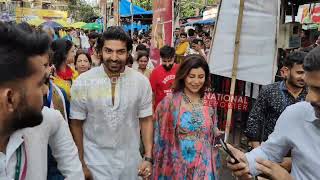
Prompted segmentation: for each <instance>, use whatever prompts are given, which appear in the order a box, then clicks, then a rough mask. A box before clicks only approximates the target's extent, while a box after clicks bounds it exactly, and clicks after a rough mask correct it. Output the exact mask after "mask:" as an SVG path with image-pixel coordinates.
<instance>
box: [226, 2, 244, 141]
mask: <svg viewBox="0 0 320 180" xmlns="http://www.w3.org/2000/svg"><path fill="white" fill-rule="evenodd" d="M244 1H245V0H240V7H239V16H238V22H237V31H236V40H235V48H234V57H233V66H232V76H231V88H230V99H232V97H233V96H234V91H235V86H236V80H237V73H238V62H239V50H240V39H241V30H242V23H243V11H244ZM231 117H232V107H231V106H228V112H227V123H226V129H225V138H224V141H225V142H228V138H229V134H230V124H231Z"/></svg>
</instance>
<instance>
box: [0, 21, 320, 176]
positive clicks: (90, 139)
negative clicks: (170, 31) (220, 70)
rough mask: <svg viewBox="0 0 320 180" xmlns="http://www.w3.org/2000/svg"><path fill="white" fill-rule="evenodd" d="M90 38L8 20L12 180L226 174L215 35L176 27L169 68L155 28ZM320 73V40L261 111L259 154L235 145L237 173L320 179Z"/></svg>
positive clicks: (253, 141) (4, 140)
mask: <svg viewBox="0 0 320 180" xmlns="http://www.w3.org/2000/svg"><path fill="white" fill-rule="evenodd" d="M70 32H72V31H70ZM76 32H77V30H76ZM79 33H80V43H79V44H77V43H75V42H74V38H73V37H72V35H71V34H72V33H71V34H69V35H70V36H68V35H66V37H58V38H57V37H56V36H55V33H54V32H53V31H52V29H50V28H43V29H40V30H36V29H34V28H32V27H30V26H29V25H27V24H24V23H22V24H5V23H0V72H1V77H0V106H1V108H0V113H1V116H0V179H1V178H7V179H15V180H35V179H48V180H62V179H70V180H81V179H85V180H108V179H110V180H114V179H121V180H131V179H132V180H135V179H208V180H214V179H219V172H220V171H219V170H220V169H221V164H220V156H219V151H218V148H219V146H217V145H216V144H217V141H218V140H219V138H220V137H221V134H223V132H222V131H220V130H219V128H218V126H217V123H218V122H217V110H216V108H217V107H214V106H210V105H208V104H206V103H205V97H206V93H208V92H207V89H212V87H211V80H210V72H209V65H208V62H207V59H208V58H207V56H208V54H209V51H210V44H211V40H212V38H211V37H210V34H209V32H202V31H196V30H194V29H189V30H187V32H186V30H185V29H184V27H181V28H178V29H176V30H175V32H174V47H171V46H168V45H164V46H163V47H161V49H160V57H161V61H160V62H161V63H160V64H159V65H157V66H155V65H154V64H153V63H152V62H151V60H150V57H149V51H150V40H151V34H150V32H144V33H142V34H136V33H133V37H130V36H129V34H128V33H126V32H125V31H124V30H123V29H122V28H121V27H117V26H113V27H109V28H108V29H107V30H106V31H105V32H103V33H102V34H99V33H96V32H90V33H88V34H86V33H83V32H80V31H79ZM82 33H83V34H82ZM81 36H83V37H84V39H85V40H83V39H81ZM319 71H320V48H319V47H314V49H313V50H311V51H310V52H309V53H306V52H303V51H302V50H298V51H295V52H292V53H290V54H289V55H288V56H287V57H286V60H285V62H284V67H283V68H282V75H283V77H284V80H283V81H280V82H277V83H274V84H271V85H268V86H265V87H264V88H263V89H262V90H261V92H260V95H259V97H258V99H257V100H256V103H255V105H254V106H253V109H252V111H251V113H250V116H249V120H248V125H247V129H246V132H245V134H246V136H247V137H248V138H249V141H250V146H251V147H252V149H253V150H252V151H251V152H248V153H246V154H244V153H242V152H241V151H240V150H238V149H236V148H234V147H232V146H231V145H228V148H229V149H230V150H231V153H233V155H234V157H233V158H235V159H236V160H238V161H239V163H237V164H234V162H235V159H233V158H230V159H229V160H228V167H229V168H230V169H231V170H232V171H233V172H234V174H235V175H236V176H238V177H240V178H241V179H250V178H252V177H254V176H259V175H261V174H262V175H264V176H268V177H269V178H271V179H274V180H287V179H320V174H319V172H318V171H317V169H316V168H315V167H320V164H319V161H317V158H315V157H317V154H318V153H319V152H320V140H319V133H320V131H319V119H318V118H320V112H319V111H320V105H319V104H320V91H319V89H320V87H319V83H320V82H319V81H320V73H319ZM290 172H291V175H290V174H289V173H290Z"/></svg>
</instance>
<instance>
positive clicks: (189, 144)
mask: <svg viewBox="0 0 320 180" xmlns="http://www.w3.org/2000/svg"><path fill="white" fill-rule="evenodd" d="M209 75H210V74H209V67H208V64H207V62H206V60H205V59H204V58H203V57H202V56H200V55H189V56H187V57H186V59H185V61H184V62H183V63H182V64H181V66H180V68H179V70H178V72H177V74H176V79H175V84H174V88H173V94H172V95H168V96H167V97H165V98H164V99H163V100H162V101H161V102H160V104H159V105H158V107H157V109H156V112H155V136H154V149H153V155H154V166H153V179H172V180H175V179H177V180H180V179H181V180H184V179H188V180H189V179H190V180H198V179H199V180H200V179H201V180H214V179H217V173H216V172H217V171H216V155H217V149H216V148H215V147H214V138H215V133H216V132H217V131H218V129H217V127H216V124H217V122H216V119H217V118H216V110H215V108H213V107H210V106H207V105H205V104H204V101H203V98H204V94H205V89H206V88H207V87H208V86H209V84H210V82H209Z"/></svg>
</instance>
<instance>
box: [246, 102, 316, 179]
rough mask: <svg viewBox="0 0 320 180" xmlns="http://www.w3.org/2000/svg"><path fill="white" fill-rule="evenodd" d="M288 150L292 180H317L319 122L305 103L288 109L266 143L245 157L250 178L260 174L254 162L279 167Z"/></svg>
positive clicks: (308, 104) (309, 106) (312, 110)
mask: <svg viewBox="0 0 320 180" xmlns="http://www.w3.org/2000/svg"><path fill="white" fill-rule="evenodd" d="M289 150H291V155H292V171H291V175H292V176H293V177H294V179H299V180H305V179H306V180H309V179H310V180H318V179H320V170H319V167H320V120H319V119H317V118H316V116H315V112H314V109H313V107H312V106H311V105H310V103H308V102H299V103H296V104H294V105H291V106H289V107H287V108H286V110H285V111H284V112H283V113H282V114H281V116H280V117H279V119H278V121H277V124H276V126H275V129H274V132H273V133H272V134H271V135H270V136H269V138H268V140H267V141H266V142H264V143H262V145H261V146H260V147H258V148H256V149H254V150H252V151H251V152H249V153H246V157H247V160H248V163H249V168H250V173H251V174H252V175H253V176H256V175H258V174H259V172H257V170H256V162H255V160H256V158H258V157H259V158H262V159H267V160H270V161H273V162H278V163H279V162H282V160H283V157H285V156H286V155H287V154H288V152H289Z"/></svg>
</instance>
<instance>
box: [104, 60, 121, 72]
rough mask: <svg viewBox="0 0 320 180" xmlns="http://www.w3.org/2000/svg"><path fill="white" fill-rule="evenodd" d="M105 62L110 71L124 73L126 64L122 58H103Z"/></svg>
mask: <svg viewBox="0 0 320 180" xmlns="http://www.w3.org/2000/svg"><path fill="white" fill-rule="evenodd" d="M103 63H104V66H105V67H106V68H107V69H108V70H109V72H110V73H122V72H123V70H124V68H125V64H123V63H122V61H120V60H117V61H113V60H110V59H106V60H103Z"/></svg>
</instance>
